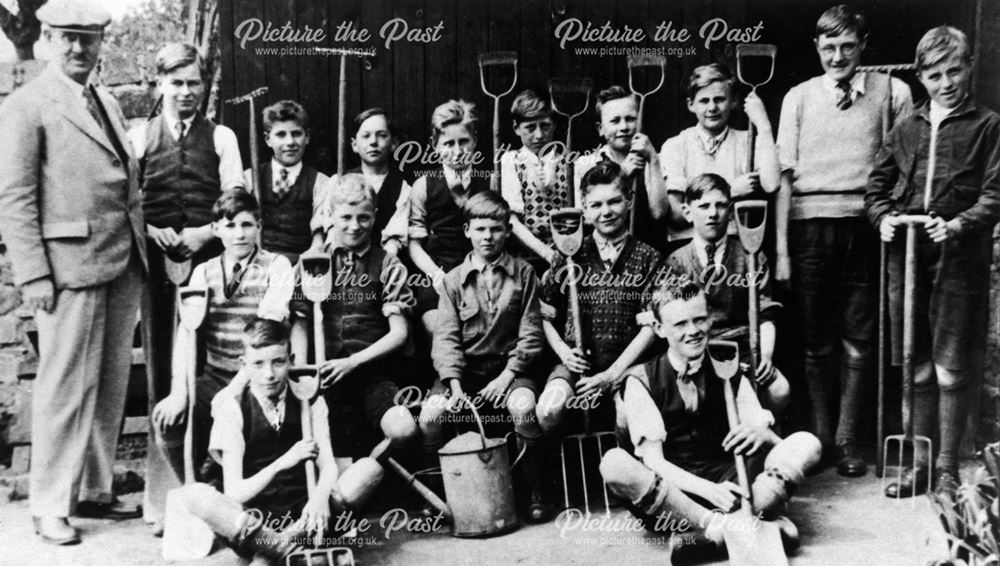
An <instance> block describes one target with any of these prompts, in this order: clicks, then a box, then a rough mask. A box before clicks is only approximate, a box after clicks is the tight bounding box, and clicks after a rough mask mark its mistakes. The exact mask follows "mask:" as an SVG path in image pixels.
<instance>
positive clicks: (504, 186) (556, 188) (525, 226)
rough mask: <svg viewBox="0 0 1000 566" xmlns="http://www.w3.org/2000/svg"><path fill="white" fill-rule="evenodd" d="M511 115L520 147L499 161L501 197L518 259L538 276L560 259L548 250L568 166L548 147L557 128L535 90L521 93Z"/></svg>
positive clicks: (563, 201)
mask: <svg viewBox="0 0 1000 566" xmlns="http://www.w3.org/2000/svg"><path fill="white" fill-rule="evenodd" d="M510 113H511V115H512V116H513V117H514V132H515V133H516V134H517V136H518V137H519V138H521V148H520V149H518V150H517V151H512V152H505V153H504V154H503V155H502V156H501V158H500V194H501V196H503V198H504V200H506V201H507V204H509V205H510V211H511V212H512V213H513V214H514V216H512V217H511V219H510V223H511V229H512V234H513V236H514V241H515V242H516V243H517V244H519V245H520V247H521V248H522V250H519V251H523V252H524V253H522V254H521V255H523V256H524V257H525V259H527V260H528V261H529V262H531V265H532V267H534V268H535V271H536V272H538V273H542V272H544V271H545V269H548V267H549V266H550V265H551V264H552V263H553V262H554V261H555V260H556V259H557V258H558V257H559V252H557V251H556V250H555V248H553V247H552V234H551V232H550V230H549V214H550V213H551V212H552V211H553V210H558V209H560V208H562V207H564V206H567V203H568V202H569V182H568V181H569V180H568V179H567V178H566V162H565V160H564V159H563V156H562V154H561V153H560V152H558V151H554V150H553V149H554V148H553V146H552V145H551V144H552V136H553V134H555V123H554V122H553V121H552V106H551V104H549V101H548V100H546V99H543V98H541V97H540V96H538V94H536V93H535V91H533V90H525V91H522V92H521V93H520V94H518V95H517V97H515V98H514V102H513V104H512V105H511V107H510ZM578 204H579V203H578Z"/></svg>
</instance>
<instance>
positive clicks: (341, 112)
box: [316, 47, 374, 175]
mask: <svg viewBox="0 0 1000 566" xmlns="http://www.w3.org/2000/svg"><path fill="white" fill-rule="evenodd" d="M316 51H318V52H320V53H324V54H327V55H340V75H339V78H338V81H337V174H338V175H343V174H344V146H345V144H346V141H347V56H348V55H353V56H355V57H365V56H372V55H374V53H373V52H372V51H369V50H365V49H351V48H343V47H318V48H316Z"/></svg>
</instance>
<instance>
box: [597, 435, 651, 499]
mask: <svg viewBox="0 0 1000 566" xmlns="http://www.w3.org/2000/svg"><path fill="white" fill-rule="evenodd" d="M599 469H600V472H601V477H603V478H604V481H605V482H606V483H607V484H608V487H610V488H611V489H612V491H614V492H615V493H617V494H618V495H620V496H622V497H625V498H627V499H629V500H630V501H635V500H636V499H638V498H639V497H641V496H642V495H643V494H644V493H645V492H646V490H648V489H649V485H651V484H652V482H653V479H654V478H655V474H654V473H653V471H652V470H650V469H649V468H647V467H646V466H645V465H644V464H643V463H642V462H640V461H639V460H636V459H635V457H633V456H632V455H631V454H629V453H628V452H626V451H625V450H623V449H621V448H612V449H611V450H608V451H607V452H606V453H605V454H604V457H603V458H601V465H600V468H599Z"/></svg>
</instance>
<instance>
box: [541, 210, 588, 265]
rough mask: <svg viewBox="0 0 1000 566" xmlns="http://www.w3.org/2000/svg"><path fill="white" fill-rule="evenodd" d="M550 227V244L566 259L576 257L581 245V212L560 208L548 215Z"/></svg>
mask: <svg viewBox="0 0 1000 566" xmlns="http://www.w3.org/2000/svg"><path fill="white" fill-rule="evenodd" d="M549 222H550V224H551V226H552V243H553V244H554V245H555V246H556V249H557V250H559V253H561V254H563V255H564V256H566V257H572V256H574V255H576V252H578V251H580V246H582V245H583V211H582V210H580V209H579V208H560V209H559V210H553V211H552V213H551V214H550V215H549Z"/></svg>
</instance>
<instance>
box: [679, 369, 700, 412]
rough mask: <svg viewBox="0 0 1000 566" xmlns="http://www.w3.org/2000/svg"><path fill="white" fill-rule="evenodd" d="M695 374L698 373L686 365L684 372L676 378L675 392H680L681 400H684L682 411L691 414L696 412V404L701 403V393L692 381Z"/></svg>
mask: <svg viewBox="0 0 1000 566" xmlns="http://www.w3.org/2000/svg"><path fill="white" fill-rule="evenodd" d="M697 374H698V371H697V370H693V369H692V368H691V366H690V365H688V367H687V368H686V370H685V372H684V373H683V374H682V375H679V376H677V391H678V392H680V394H681V399H683V400H684V410H686V411H687V412H688V413H691V414H695V413H697V412H698V404H699V403H700V401H701V392H700V391H699V390H698V384H697V383H696V382H695V380H694V378H695V377H696V376H697Z"/></svg>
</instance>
